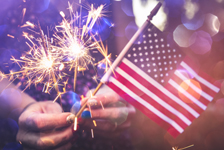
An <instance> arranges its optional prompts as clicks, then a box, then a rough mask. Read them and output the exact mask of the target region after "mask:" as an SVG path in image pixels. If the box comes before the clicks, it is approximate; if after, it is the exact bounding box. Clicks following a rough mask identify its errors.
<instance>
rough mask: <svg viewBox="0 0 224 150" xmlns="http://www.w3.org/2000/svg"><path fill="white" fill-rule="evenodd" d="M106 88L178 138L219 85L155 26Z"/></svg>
mask: <svg viewBox="0 0 224 150" xmlns="http://www.w3.org/2000/svg"><path fill="white" fill-rule="evenodd" d="M107 85H108V86H109V87H110V88H111V89H113V90H114V91H115V92H117V93H118V94H119V95H120V96H121V97H123V98H124V99H125V100H127V101H128V102H129V103H130V104H132V105H133V106H134V107H136V108H137V109H139V110H140V111H142V112H143V113H144V114H145V115H146V116H148V117H149V118H150V119H152V120H153V121H155V122H156V123H157V124H159V125H160V126H161V127H163V128H164V129H166V130H167V131H168V132H169V133H170V134H171V135H172V136H173V137H177V136H178V135H179V134H180V133H182V132H183V131H184V129H185V128H186V127H187V126H189V125H190V124H191V123H192V121H193V120H194V119H196V118H197V117H199V116H200V114H201V113H202V112H203V111H204V110H205V109H206V108H207V105H208V104H209V102H211V101H212V100H213V98H214V96H215V94H216V93H218V92H219V90H220V88H219V87H220V85H219V83H217V82H215V80H214V79H212V78H211V77H210V76H208V75H207V74H205V73H204V72H202V71H201V70H200V69H199V67H197V65H196V64H195V63H194V62H193V61H192V60H190V58H188V57H187V56H186V55H185V54H184V53H183V52H182V51H181V50H179V49H178V48H171V46H170V44H169V43H168V42H167V36H166V35H165V34H164V33H162V32H161V31H160V30H158V29H157V28H156V27H155V26H153V27H152V25H151V26H150V28H148V29H147V30H146V31H145V32H144V33H143V34H141V35H140V36H139V38H138V40H137V41H136V44H133V46H132V47H131V49H130V50H129V51H128V53H127V54H126V56H125V57H124V58H123V59H122V61H121V63H120V64H119V66H118V67H116V69H115V73H114V75H113V76H111V77H110V78H109V81H108V83H107Z"/></svg>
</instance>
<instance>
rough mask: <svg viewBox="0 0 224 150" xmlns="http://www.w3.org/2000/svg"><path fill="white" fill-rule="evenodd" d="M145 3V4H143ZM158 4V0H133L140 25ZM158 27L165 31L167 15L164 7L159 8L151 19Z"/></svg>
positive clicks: (137, 21) (136, 20) (136, 19)
mask: <svg viewBox="0 0 224 150" xmlns="http://www.w3.org/2000/svg"><path fill="white" fill-rule="evenodd" d="M143 3H144V4H143ZM157 4H158V1H156V0H150V1H138V0H134V1H133V13H134V15H135V23H136V24H137V26H138V27H141V26H142V25H143V23H144V22H145V21H146V19H147V16H148V15H149V14H150V11H151V10H152V9H153V8H154V7H155V6H156V5H157ZM151 22H152V23H153V24H154V25H155V26H156V27H157V28H158V29H160V30H161V31H163V30H164V29H165V25H166V22H167V15H166V13H165V12H164V10H163V9H162V7H161V8H160V9H159V11H158V13H157V14H156V16H154V17H153V19H152V21H151Z"/></svg>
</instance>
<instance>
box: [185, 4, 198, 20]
mask: <svg viewBox="0 0 224 150" xmlns="http://www.w3.org/2000/svg"><path fill="white" fill-rule="evenodd" d="M184 9H185V16H186V18H187V19H189V20H191V19H193V18H194V16H195V14H196V13H197V12H198V10H199V5H198V3H197V2H194V1H192V0H186V1H185V4H184Z"/></svg>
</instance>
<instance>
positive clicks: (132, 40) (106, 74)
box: [75, 2, 162, 118]
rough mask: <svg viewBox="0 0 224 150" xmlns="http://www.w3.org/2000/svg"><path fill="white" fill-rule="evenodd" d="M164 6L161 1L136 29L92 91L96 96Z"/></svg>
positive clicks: (84, 105) (81, 110) (78, 114)
mask: <svg viewBox="0 0 224 150" xmlns="http://www.w3.org/2000/svg"><path fill="white" fill-rule="evenodd" d="M161 6H162V3H161V2H159V3H158V4H157V5H156V6H155V7H154V9H153V10H152V11H151V12H150V15H149V16H148V18H147V20H146V21H145V23H144V24H143V25H142V26H141V27H140V28H139V29H138V30H137V31H136V33H135V34H134V35H133V36H132V38H131V39H130V41H129V42H128V43H127V44H126V46H125V47H124V48H123V50H122V51H121V53H120V54H119V55H118V57H117V58H116V59H115V61H114V62H113V64H112V65H111V67H110V69H109V70H108V71H107V72H106V73H105V74H104V76H103V77H102V78H101V80H100V83H99V84H98V86H97V87H96V89H95V91H94V92H93V93H92V96H94V95H95V94H96V93H97V92H98V90H99V89H100V87H101V86H102V85H103V84H104V83H106V82H107V81H108V79H109V77H110V76H111V74H112V73H113V70H114V69H115V68H116V67H117V66H118V65H119V63H120V62H121V60H122V59H123V58H124V56H125V54H126V53H127V52H128V50H129V49H130V48H131V46H132V45H133V43H134V42H135V41H136V40H137V38H138V37H139V35H140V34H141V33H142V32H143V31H144V30H145V28H146V27H147V26H148V25H149V24H151V22H150V20H152V18H153V17H154V16H155V15H156V14H157V12H158V11H159V9H160V7H161ZM87 102H88V101H86V102H85V103H84V104H83V106H82V107H81V109H80V110H79V111H78V113H77V114H76V115H75V117H77V118H78V117H79V116H80V115H81V113H82V112H83V110H84V109H85V107H86V105H87Z"/></svg>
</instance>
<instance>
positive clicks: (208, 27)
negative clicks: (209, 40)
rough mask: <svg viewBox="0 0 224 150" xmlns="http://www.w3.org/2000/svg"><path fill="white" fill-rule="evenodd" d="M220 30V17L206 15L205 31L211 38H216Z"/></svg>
mask: <svg viewBox="0 0 224 150" xmlns="http://www.w3.org/2000/svg"><path fill="white" fill-rule="evenodd" d="M219 29H220V22H219V19H218V17H217V16H215V15H213V14H210V13H209V14H206V15H205V22H204V25H203V30H204V31H206V32H207V33H209V34H210V35H211V36H214V35H216V34H217V33H218V32H219Z"/></svg>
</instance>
